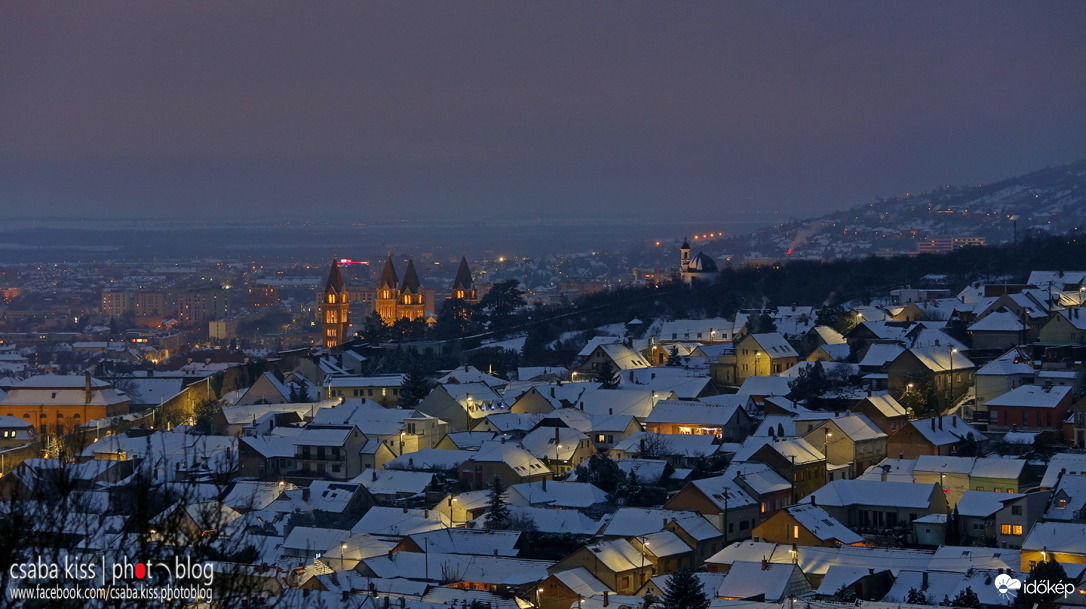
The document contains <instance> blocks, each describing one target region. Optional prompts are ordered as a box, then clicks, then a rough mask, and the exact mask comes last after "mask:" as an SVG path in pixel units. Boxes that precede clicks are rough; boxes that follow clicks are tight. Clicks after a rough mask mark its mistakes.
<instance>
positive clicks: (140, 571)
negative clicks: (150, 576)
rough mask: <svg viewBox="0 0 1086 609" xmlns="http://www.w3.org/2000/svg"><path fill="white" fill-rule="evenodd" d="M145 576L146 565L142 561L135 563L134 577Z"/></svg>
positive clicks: (140, 577)
mask: <svg viewBox="0 0 1086 609" xmlns="http://www.w3.org/2000/svg"><path fill="white" fill-rule="evenodd" d="M145 577H147V565H145V564H143V563H138V564H136V579H143V578H145Z"/></svg>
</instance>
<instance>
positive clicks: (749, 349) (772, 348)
mask: <svg viewBox="0 0 1086 609" xmlns="http://www.w3.org/2000/svg"><path fill="white" fill-rule="evenodd" d="M798 362H799V353H796V350H795V348H793V347H792V345H791V344H789V342H788V341H787V340H785V338H784V336H782V335H781V334H780V333H777V332H771V333H765V334H748V335H746V336H744V337H743V338H741V339H739V342H738V343H736V345H735V379H736V381H737V382H738V383H742V382H743V381H744V380H746V378H747V377H749V376H772V375H775V374H780V373H781V372H784V371H785V370H788V369H789V368H791V367H792V366H795V365H796V364H797V363H798Z"/></svg>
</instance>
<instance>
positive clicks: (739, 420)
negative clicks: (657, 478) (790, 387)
mask: <svg viewBox="0 0 1086 609" xmlns="http://www.w3.org/2000/svg"><path fill="white" fill-rule="evenodd" d="M721 397H723V396H721ZM728 397H730V398H733V399H732V400H730V401H731V402H732V403H730V404H720V403H706V402H682V401H678V400H662V401H660V402H657V403H656V406H655V407H654V408H653V409H652V412H651V413H650V414H649V416H648V417H646V418H645V430H646V431H649V432H652V433H658V434H698V435H709V436H715V437H717V438H720V439H722V440H723V441H725V442H737V441H741V440H742V439H743V438H745V437H746V436H747V435H748V434H749V433H750V430H751V428H752V427H753V424H752V422H751V420H750V415H748V414H747V411H746V410H745V409H744V408H743V405H742V404H747V405H749V403H750V398H747V397H745V396H744V397H737V396H728Z"/></svg>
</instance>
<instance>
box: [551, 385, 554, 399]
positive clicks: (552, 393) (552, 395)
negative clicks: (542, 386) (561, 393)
mask: <svg viewBox="0 0 1086 609" xmlns="http://www.w3.org/2000/svg"><path fill="white" fill-rule="evenodd" d="M551 397H552V398H553V397H554V387H551Z"/></svg>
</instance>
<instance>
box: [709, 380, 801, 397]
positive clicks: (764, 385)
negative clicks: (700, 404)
mask: <svg viewBox="0 0 1086 609" xmlns="http://www.w3.org/2000/svg"><path fill="white" fill-rule="evenodd" d="M790 382H792V379H790V378H784V377H782V376H748V377H747V378H746V380H744V381H743V384H742V385H740V386H739V391H738V392H736V394H737V395H747V396H749V395H760V396H769V395H788V394H789V393H791V392H792V388H791V387H789V386H788V383H790ZM702 401H705V400H702Z"/></svg>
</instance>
